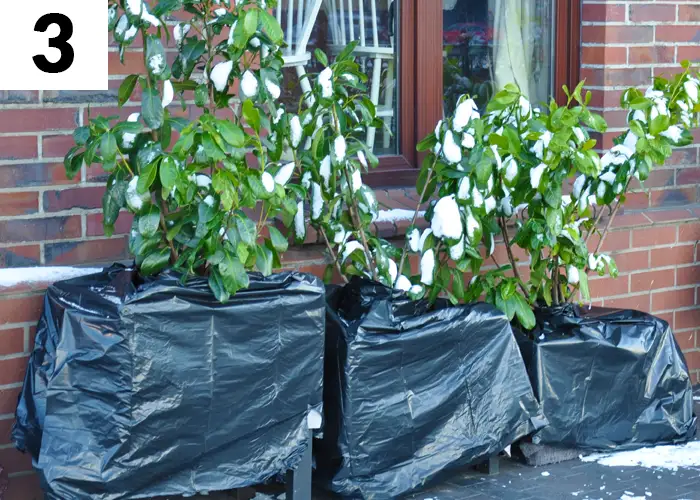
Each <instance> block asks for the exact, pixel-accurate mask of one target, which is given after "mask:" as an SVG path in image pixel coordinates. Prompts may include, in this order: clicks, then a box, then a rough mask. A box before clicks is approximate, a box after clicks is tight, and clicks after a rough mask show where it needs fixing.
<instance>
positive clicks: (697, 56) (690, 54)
mask: <svg viewBox="0 0 700 500" xmlns="http://www.w3.org/2000/svg"><path fill="white" fill-rule="evenodd" d="M686 60H687V61H693V62H697V61H700V47H698V46H697V45H684V46H680V47H678V61H679V62H680V61H686Z"/></svg>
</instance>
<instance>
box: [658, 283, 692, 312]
mask: <svg viewBox="0 0 700 500" xmlns="http://www.w3.org/2000/svg"><path fill="white" fill-rule="evenodd" d="M694 305H695V288H683V289H680V290H679V289H676V290H668V291H665V292H654V293H653V294H652V296H651V306H652V310H653V311H668V310H670V309H679V308H681V307H693V306H694Z"/></svg>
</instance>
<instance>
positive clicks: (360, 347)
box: [315, 279, 544, 499]
mask: <svg viewBox="0 0 700 500" xmlns="http://www.w3.org/2000/svg"><path fill="white" fill-rule="evenodd" d="M325 366H326V368H325V382H324V413H325V426H324V438H323V440H322V441H320V442H318V443H317V446H316V447H315V451H316V459H317V464H318V467H319V469H320V471H319V472H320V475H321V477H322V478H323V479H325V480H326V481H327V482H329V483H330V487H331V489H333V490H334V491H336V492H338V493H340V494H343V495H347V496H361V497H364V498H376V499H384V498H394V497H397V496H400V495H402V494H406V493H408V492H410V491H411V490H414V489H415V488H418V487H420V486H422V485H423V484H425V483H426V482H428V481H429V480H430V479H432V478H433V477H434V476H436V475H437V474H438V473H440V472H441V471H444V470H446V469H448V468H452V467H457V466H460V465H466V464H469V463H473V462H475V461H478V460H479V459H481V458H485V457H488V456H490V455H493V454H495V453H498V452H500V451H501V450H503V449H504V448H505V447H506V446H507V445H509V444H510V443H512V442H513V441H515V440H516V439H518V438H520V437H522V436H524V435H526V434H528V433H530V432H532V431H534V430H536V429H538V428H539V427H541V426H542V425H543V424H544V421H543V419H542V416H541V412H540V408H539V405H538V404H537V401H536V399H535V397H534V394H533V393H532V388H531V387H530V383H529V381H528V379H527V373H526V371H525V366H524V364H523V361H522V358H521V357H520V352H519V351H518V346H517V344H516V342H515V339H514V337H513V334H512V330H511V327H510V325H509V323H508V320H507V318H506V317H505V316H504V315H503V314H502V313H500V312H499V311H498V310H496V309H495V308H493V307H491V306H489V305H487V304H474V305H469V306H457V307H452V306H450V305H449V304H448V303H446V302H443V301H440V302H438V303H437V304H436V305H435V307H434V308H430V307H429V304H428V303H427V302H425V301H423V302H413V301H410V300H408V299H407V298H406V296H405V295H403V294H401V293H393V292H392V291H391V290H390V289H388V288H386V287H384V286H382V285H379V284H377V283H373V282H370V281H365V280H360V279H356V280H353V281H352V282H351V283H350V284H349V285H346V286H345V287H343V288H335V289H332V290H330V291H329V294H328V318H327V335H326V359H325Z"/></svg>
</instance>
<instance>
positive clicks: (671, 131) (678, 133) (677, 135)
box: [661, 125, 683, 143]
mask: <svg viewBox="0 0 700 500" xmlns="http://www.w3.org/2000/svg"><path fill="white" fill-rule="evenodd" d="M661 135H662V136H664V137H666V138H667V139H670V140H671V142H674V143H676V142H679V141H680V140H681V137H682V136H683V129H682V128H680V127H679V126H678V125H671V126H670V127H668V129H667V130H664V131H663V132H661Z"/></svg>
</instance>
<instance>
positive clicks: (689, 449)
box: [581, 441, 700, 471]
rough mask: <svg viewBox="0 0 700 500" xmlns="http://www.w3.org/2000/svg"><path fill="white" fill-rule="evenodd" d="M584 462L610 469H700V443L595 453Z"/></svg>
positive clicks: (583, 458)
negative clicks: (596, 463) (605, 466)
mask: <svg viewBox="0 0 700 500" xmlns="http://www.w3.org/2000/svg"><path fill="white" fill-rule="evenodd" d="M581 460H582V461H584V462H598V463H599V464H601V465H607V466H608V467H635V466H636V467H646V468H649V469H667V470H673V471H675V470H678V468H679V467H700V441H694V442H691V443H687V444H684V445H664V446H654V447H652V448H641V449H639V450H632V451H621V452H617V453H595V454H593V455H588V456H587V457H581Z"/></svg>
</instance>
